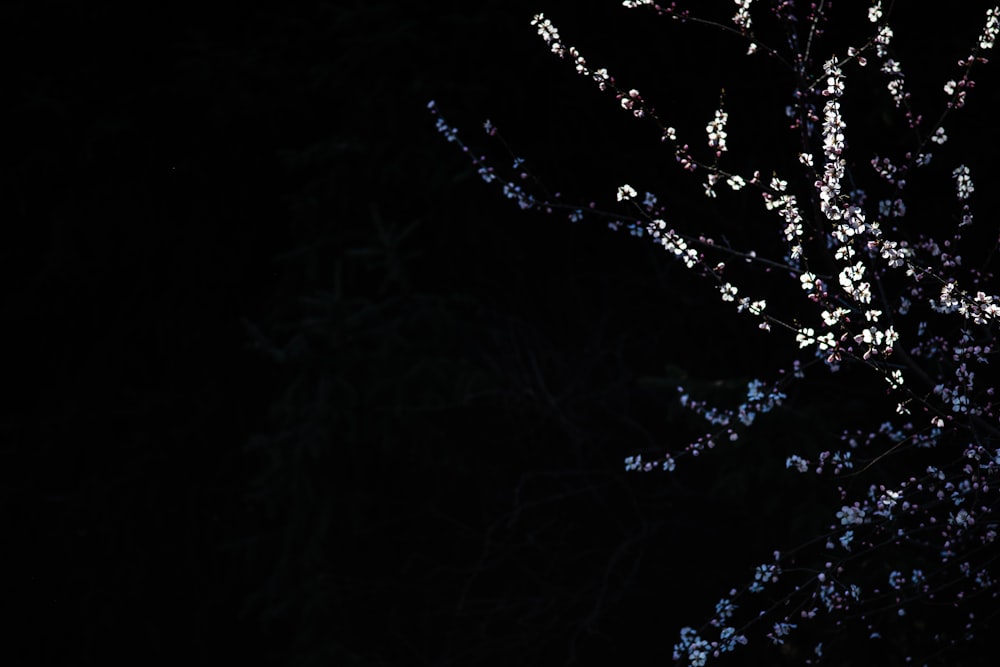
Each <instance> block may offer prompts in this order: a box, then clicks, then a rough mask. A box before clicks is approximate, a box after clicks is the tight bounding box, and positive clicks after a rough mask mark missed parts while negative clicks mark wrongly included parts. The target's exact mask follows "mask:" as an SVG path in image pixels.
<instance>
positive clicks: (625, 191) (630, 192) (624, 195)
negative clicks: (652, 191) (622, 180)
mask: <svg viewBox="0 0 1000 667" xmlns="http://www.w3.org/2000/svg"><path fill="white" fill-rule="evenodd" d="M638 194H639V193H638V192H636V191H635V188H633V187H632V186H631V185H629V184H628V183H626V184H625V185H623V186H621V187H620V188H618V201H629V200H631V199H632V198H633V197H636V196H638Z"/></svg>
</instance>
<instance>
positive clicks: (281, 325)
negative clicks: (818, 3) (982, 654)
mask: <svg viewBox="0 0 1000 667" xmlns="http://www.w3.org/2000/svg"><path fill="white" fill-rule="evenodd" d="M619 4H620V3H617V2H574V3H566V2H562V3H560V2H526V1H523V0H516V1H504V2H500V1H495V0H483V1H480V2H476V3H465V2H443V1H442V2H435V3H400V2H391V1H379V0H372V1H370V2H356V3H323V2H302V3H281V2H272V3H253V4H252V5H247V4H244V3H235V2H216V3H205V4H188V5H185V4H184V3H176V2H169V3H168V2H145V3H130V4H126V3H80V4H79V5H75V4H74V5H70V4H69V3H61V2H38V3H20V4H17V3H9V4H7V5H5V8H4V10H3V15H2V16H0V24H2V26H3V36H4V39H3V42H4V48H5V51H6V53H7V55H6V56H5V62H6V65H7V67H6V68H5V70H6V71H7V76H6V77H5V79H6V80H5V85H4V89H5V93H4V99H5V105H4V106H5V107H6V109H7V110H8V112H9V113H10V114H11V115H10V117H9V120H8V122H7V128H6V129H7V131H6V132H5V133H4V135H5V137H6V141H5V143H4V147H3V153H4V158H5V159H4V164H5V172H4V174H3V179H2V181H3V182H2V185H0V192H2V197H3V202H4V204H5V207H4V210H5V211H6V212H7V213H6V216H5V218H6V219H5V222H6V224H5V227H4V228H5V230H6V241H5V242H4V243H2V244H0V246H2V247H3V258H2V266H3V270H4V283H5V295H6V296H5V301H4V307H3V316H4V322H3V325H4V329H5V332H6V338H7V340H8V344H7V345H6V350H7V355H6V363H5V373H4V374H5V377H6V380H7V382H6V384H7V385H8V387H9V388H10V389H12V392H11V393H12V394H14V397H13V398H11V399H8V400H9V402H8V404H7V407H8V414H7V416H6V417H5V418H4V420H3V427H4V428H3V432H2V436H0V437H2V449H0V451H2V455H3V460H2V464H0V471H2V473H0V474H2V475H3V478H2V487H0V488H2V491H3V498H2V501H0V503H2V505H3V508H4V512H5V514H6V516H7V519H6V522H7V525H8V530H7V531H6V534H7V538H8V546H7V547H5V549H4V550H5V551H6V552H7V553H8V554H9V555H12V556H13V557H14V558H13V561H12V564H11V565H10V567H9V568H8V569H7V573H6V574H7V576H5V577H4V580H5V582H6V583H5V590H4V591H3V597H4V598H5V600H6V601H7V602H8V604H9V606H10V608H12V609H13V610H14V611H15V613H16V617H17V622H16V623H17V624H16V625H15V626H13V627H11V626H8V627H7V632H5V634H9V635H11V636H12V639H13V641H12V642H7V644H8V649H7V650H9V651H10V652H11V654H12V655H14V656H20V658H21V660H23V661H19V660H15V661H14V662H12V663H11V664H39V665H41V664H45V665H48V664H52V665H91V664H106V663H107V662H109V661H113V660H129V661H131V662H135V663H139V664H167V663H174V662H176V661H178V660H183V662H184V663H185V664H195V665H200V664H214V663H218V662H226V663H232V664H237V663H245V664H260V665H314V664H315V665H320V664H322V665H329V664H337V665H340V664H344V665H359V666H370V665H442V666H444V665H463V666H473V665H493V664H497V665H499V664H519V665H542V664H545V665H558V664H571V663H574V661H575V663H574V664H582V665H589V664H607V662H608V661H609V660H614V661H616V662H620V663H621V664H630V665H645V664H663V663H664V662H666V661H668V660H669V656H670V651H671V647H672V645H673V643H674V642H675V641H676V639H677V633H678V630H679V628H680V627H681V625H684V624H699V623H700V622H701V621H702V620H703V619H705V618H707V617H708V615H709V614H710V613H711V612H712V608H713V605H714V603H715V601H716V600H717V599H718V598H719V597H721V596H723V595H724V594H725V593H726V591H727V590H728V589H729V588H730V587H731V586H734V585H738V584H740V583H742V582H743V581H744V580H745V579H746V577H747V576H748V575H749V574H750V573H751V572H752V567H753V566H754V565H756V564H757V563H760V562H763V561H765V560H768V559H769V558H770V552H771V550H772V549H773V548H777V547H783V546H788V545H791V544H794V543H795V542H796V541H797V540H799V539H802V538H803V537H806V536H808V535H810V534H811V531H812V530H815V529H816V528H817V527H818V526H822V524H823V523H824V519H823V517H824V516H825V514H822V513H819V512H818V511H817V508H818V507H821V506H822V503H824V502H827V501H830V499H831V498H832V497H833V496H832V492H831V491H830V490H824V489H822V488H817V487H815V486H809V485H807V484H804V483H799V482H797V481H796V479H790V478H789V476H788V475H787V474H785V473H784V472H783V470H782V464H781V462H782V461H784V457H785V456H786V455H787V454H789V453H792V452H801V451H804V450H808V449H810V448H817V447H821V446H823V445H827V446H829V444H830V443H831V442H832V441H833V440H834V438H835V436H836V434H837V433H838V432H839V428H840V426H838V425H837V420H838V417H839V416H841V415H843V414H844V413H845V411H851V413H852V414H854V415H863V414H864V410H865V408H864V406H865V401H866V398H868V397H866V396H865V395H864V394H858V393H854V394H850V395H847V394H837V393H836V392H835V390H830V391H832V392H833V393H828V394H824V393H823V391H824V390H822V389H819V388H808V387H807V388H806V389H805V390H803V393H802V394H801V395H797V396H795V397H792V399H791V400H790V401H789V403H788V404H787V406H786V407H784V408H783V409H781V410H780V411H778V413H776V414H775V415H772V416H770V417H768V418H765V419H762V420H761V421H760V422H759V428H758V430H757V431H756V432H755V433H756V434H755V435H754V436H752V437H751V439H749V440H748V441H746V442H744V443H742V444H740V445H739V446H736V447H733V448H732V449H731V450H730V451H728V452H727V453H726V455H725V456H713V457H707V460H704V461H699V462H697V464H694V463H690V462H687V463H686V464H685V465H686V466H687V467H686V469H685V470H684V471H683V472H679V473H678V474H676V475H673V476H670V475H662V474H658V473H654V474H650V475H638V474H625V473H624V471H623V470H622V468H623V464H622V460H623V458H624V457H625V456H627V455H630V454H634V453H637V452H647V453H653V454H655V452H657V451H660V450H662V449H664V448H680V447H683V446H684V444H686V442H688V441H689V440H690V439H692V438H694V437H696V436H697V435H700V433H701V432H702V431H703V430H704V427H703V425H702V424H701V423H699V422H698V420H697V419H695V418H693V417H691V416H690V415H687V414H686V413H684V412H682V411H681V410H680V409H679V408H678V406H677V404H676V400H675V396H676V390H675V387H676V386H678V385H679V384H683V386H685V387H686V388H688V389H689V390H691V391H692V392H694V393H696V394H697V395H698V396H699V397H702V398H707V399H711V400H716V401H719V402H721V403H723V404H727V402H728V404H730V405H731V404H733V403H735V402H736V401H738V400H739V398H740V395H741V392H742V390H743V388H744V387H745V385H746V382H747V381H748V380H749V379H751V378H753V377H758V376H763V377H767V374H768V372H769V371H770V370H771V369H772V368H774V367H775V366H776V365H779V366H780V365H781V364H785V363H787V362H788V361H789V360H790V358H791V357H789V356H788V354H789V353H788V352H784V351H782V352H779V350H784V347H783V344H784V343H787V341H785V340H783V339H782V340H780V341H776V340H775V338H776V337H774V338H769V337H766V336H763V335H762V334H759V333H758V332H757V330H756V329H755V327H754V326H753V324H752V322H750V321H749V318H746V319H743V320H740V319H736V318H733V317H732V316H731V311H730V309H729V307H728V306H725V305H724V304H722V303H721V302H720V301H719V300H718V297H717V295H716V294H715V293H714V291H713V290H712V289H710V288H709V287H708V286H706V285H705V284H704V283H702V282H701V281H698V280H696V279H693V277H692V276H690V275H688V274H687V273H686V272H685V271H684V269H683V267H679V266H677V265H675V264H674V263H672V262H670V261H669V259H668V257H667V256H666V255H664V254H663V253H662V251H658V250H657V249H656V248H655V247H654V246H652V244H648V243H646V242H644V241H641V240H636V239H632V238H630V237H628V236H626V235H624V234H615V233H613V232H611V231H609V230H607V229H606V227H605V225H604V224H603V222H601V221H599V220H589V221H585V222H581V223H578V224H571V223H569V222H568V221H566V220H565V219H564V218H563V217H561V216H545V215H542V214H539V213H534V212H531V213H524V212H521V211H519V210H518V209H517V207H516V206H515V205H513V204H512V203H511V202H509V201H507V200H505V199H503V198H502V197H501V196H500V195H499V193H498V192H497V191H496V190H495V189H492V188H490V187H489V186H487V185H485V184H483V183H482V182H481V181H480V180H479V179H478V177H477V176H476V175H475V172H474V170H473V169H472V168H471V167H470V165H469V163H468V161H467V160H466V159H465V158H464V157H463V156H462V155H461V154H460V153H459V152H458V151H457V150H456V149H455V147H454V146H453V145H450V144H447V143H446V142H445V141H444V140H443V138H442V137H441V136H440V135H438V134H437V133H436V132H435V130H434V125H433V121H432V119H431V117H430V115H429V114H428V113H427V110H426V105H427V102H428V100H430V99H435V100H437V103H438V105H439V108H440V109H441V111H442V113H443V114H444V115H445V116H446V117H447V118H448V120H449V121H450V122H452V123H453V124H455V125H456V126H458V127H459V129H460V131H461V132H462V136H463V137H464V138H465V139H466V140H467V141H469V142H470V144H473V145H474V146H476V147H477V150H480V149H481V150H483V151H484V152H487V151H488V152H491V154H492V155H494V156H497V160H498V165H499V166H504V167H505V166H507V164H508V163H509V162H510V157H509V156H506V155H505V154H504V153H503V152H502V147H500V146H498V145H497V144H496V143H490V142H489V141H488V139H487V138H486V137H485V135H484V134H483V133H482V131H481V129H480V128H481V124H482V122H483V121H484V120H485V119H486V118H490V119H492V121H493V122H494V123H496V124H497V125H498V126H499V127H500V128H501V130H502V132H503V133H504V136H505V138H506V139H507V141H508V142H509V143H510V145H511V146H512V147H513V150H514V151H515V152H516V153H517V154H518V155H519V156H521V157H524V158H526V159H528V165H529V166H530V167H531V168H532V169H533V171H534V173H536V174H537V175H538V176H539V177H540V178H541V179H542V180H543V181H544V182H545V183H546V185H548V186H549V187H550V188H551V189H553V190H561V191H562V192H563V193H564V196H565V197H566V199H568V200H578V201H583V202H586V201H590V200H592V199H594V200H598V201H600V202H602V204H605V205H612V204H613V197H614V188H615V187H617V185H619V184H621V183H623V182H630V183H632V184H633V185H635V186H636V187H637V188H640V189H650V190H654V191H656V192H657V193H658V194H659V195H660V198H661V200H662V201H665V202H669V203H670V205H671V207H672V211H673V215H674V216H675V219H676V221H677V222H676V224H677V225H678V226H682V225H688V228H689V229H691V230H693V231H699V230H702V229H704V230H707V231H712V233H719V234H727V235H731V237H732V240H733V241H734V242H738V241H740V240H742V239H749V238H753V236H754V234H755V232H754V229H755V227H754V225H768V224H771V225H773V224H774V223H773V221H772V220H770V219H769V218H768V217H767V216H766V215H765V214H763V213H761V212H760V210H759V209H760V207H759V205H757V204H756V203H755V202H752V201H751V200H740V199H732V200H730V201H728V202H727V203H720V204H719V205H717V206H710V205H709V202H708V201H707V200H705V199H704V198H703V197H701V195H700V178H699V177H697V176H693V177H691V176H688V175H686V174H684V173H682V172H681V171H680V170H678V169H677V168H676V167H675V165H674V164H673V158H672V156H671V155H670V154H669V153H668V152H667V151H665V150H663V148H662V147H660V146H659V144H658V142H657V137H658V135H657V133H656V131H655V128H653V127H652V126H650V125H648V124H643V123H639V122H636V121H634V120H633V119H631V118H629V117H628V116H627V114H625V113H623V112H622V111H621V110H620V109H618V108H616V103H615V102H614V100H613V99H612V98H611V97H610V96H607V95H602V94H600V93H599V92H598V91H597V90H596V87H595V86H594V85H593V84H591V83H590V82H588V81H585V80H583V79H582V78H580V77H578V76H576V75H575V74H574V73H573V71H572V66H571V65H570V64H569V63H566V62H561V61H559V60H558V59H557V58H555V57H554V56H552V55H551V54H549V53H548V52H547V49H546V47H545V46H544V44H543V43H542V42H541V40H539V39H538V38H537V37H536V36H535V35H534V29H533V28H532V27H531V26H530V25H529V21H530V19H531V16H532V14H533V13H534V12H536V11H539V10H544V11H547V12H548V13H549V15H550V16H551V17H552V19H553V20H554V21H556V23H557V25H559V27H560V29H561V30H562V33H563V36H564V39H565V40H566V41H567V42H568V43H571V44H577V45H579V46H580V47H581V49H583V50H584V53H585V54H587V55H588V57H589V58H590V60H591V62H593V63H595V64H605V65H607V66H608V67H609V68H611V69H612V71H613V73H615V74H616V75H617V76H618V78H619V80H620V81H622V83H623V84H625V85H626V87H630V86H632V85H634V86H636V87H638V88H639V89H640V90H642V91H643V93H644V94H645V95H646V97H647V99H651V100H656V102H654V104H655V105H656V106H657V107H658V108H660V109H661V110H669V112H670V114H671V115H670V117H671V118H673V119H675V120H674V121H672V122H675V123H676V125H677V126H678V128H679V129H681V130H682V131H683V132H685V133H686V134H687V135H688V136H690V137H692V138H693V139H694V140H697V141H701V137H702V136H703V134H702V133H703V131H704V130H703V128H704V124H705V123H706V122H707V120H708V119H710V118H711V115H712V112H713V110H714V109H715V108H716V107H717V104H718V99H719V94H720V89H721V88H722V87H725V88H726V96H727V103H728V104H731V105H732V107H731V126H730V136H731V139H730V142H731V144H733V148H734V151H733V153H734V157H733V160H734V163H733V164H731V165H730V166H731V167H732V168H734V169H736V170H738V171H744V172H745V171H749V170H752V169H755V168H760V169H764V170H767V169H770V168H772V167H779V168H780V167H781V166H782V165H783V164H784V163H781V162H778V160H780V159H787V158H781V157H780V156H781V155H783V153H781V152H780V150H779V149H780V148H782V144H781V141H782V140H781V139H774V138H773V136H774V135H772V133H778V132H780V130H781V127H782V126H783V124H784V121H783V119H782V117H781V110H782V109H783V107H784V104H785V98H783V97H782V95H783V94H785V93H787V91H788V83H787V81H782V80H781V79H779V78H777V76H776V74H775V70H773V68H769V65H767V63H766V62H763V61H762V60H761V59H759V58H758V59H756V60H745V59H742V57H741V54H742V52H743V50H744V47H743V45H741V44H738V43H735V42H731V41H726V40H725V39H721V38H719V36H718V35H715V34H714V33H712V32H711V31H706V30H700V29H697V28H694V27H691V26H687V27H685V26H680V25H679V24H677V23H672V22H669V21H665V20H662V19H661V20H653V19H652V17H651V16H650V15H649V14H646V13H643V12H628V11H626V10H624V9H621V8H620V7H619V6H618V5H619ZM728 9H729V7H728V5H727V7H726V10H727V12H728ZM955 20H956V22H957V19H955ZM921 25H923V29H924V30H927V31H930V30H931V29H932V28H934V27H935V26H932V25H926V24H921ZM845 29H846V28H845ZM917 34H918V35H919V34H920V33H919V32H918V33H917ZM962 37H963V39H964V37H965V35H962ZM914 39H915V40H917V38H914ZM956 40H957V41H958V42H959V43H962V44H964V43H966V42H965V41H962V40H958V38H957V37H956ZM914 43H917V44H919V43H920V42H919V40H917V41H915V42H914ZM942 48H944V47H942ZM958 53H960V52H958ZM915 57H918V56H915ZM734 58H736V62H738V63H739V64H738V65H737V66H736V67H735V68H734V67H733V65H732V63H733V59H734ZM935 85H936V84H935ZM769 95H770V97H769ZM994 99H995V98H994ZM881 104H882V106H883V107H884V106H885V103H884V100H882V102H881ZM858 108H859V114H862V115H863V114H864V113H866V106H865V104H864V103H861V104H859V107H858ZM737 111H738V112H737ZM872 113H873V112H872ZM870 120H872V122H873V123H874V127H875V129H874V130H873V134H875V135H876V136H879V135H880V131H881V130H882V129H884V127H882V126H880V125H879V123H882V124H891V123H896V122H898V119H892V120H887V119H886V118H885V117H879V116H875V115H872V116H871V118H870ZM960 132H961V130H960V129H956V134H959V133H960ZM993 136H995V131H994V135H993ZM772 158H773V159H772ZM754 159H756V160H759V163H755V162H753V160H754ZM974 173H975V170H974ZM810 392H812V393H810ZM834 398H836V402H835V403H834V402H833V399H834ZM824 401H825V402H824ZM720 554H722V555H721V556H720ZM806 648H808V647H806ZM797 650H798V648H796V647H794V646H792V647H790V649H789V651H786V652H785V654H784V658H782V657H781V654H779V653H775V654H773V655H772V658H771V659H772V660H783V659H789V660H790V659H793V658H795V657H796V653H795V651H797ZM746 655H747V656H749V655H750V654H749V653H748V654H746ZM741 659H742V658H741ZM761 664H763V663H761ZM886 664H890V663H886Z"/></svg>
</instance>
